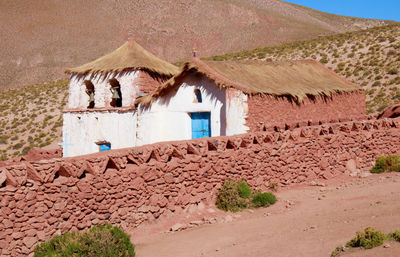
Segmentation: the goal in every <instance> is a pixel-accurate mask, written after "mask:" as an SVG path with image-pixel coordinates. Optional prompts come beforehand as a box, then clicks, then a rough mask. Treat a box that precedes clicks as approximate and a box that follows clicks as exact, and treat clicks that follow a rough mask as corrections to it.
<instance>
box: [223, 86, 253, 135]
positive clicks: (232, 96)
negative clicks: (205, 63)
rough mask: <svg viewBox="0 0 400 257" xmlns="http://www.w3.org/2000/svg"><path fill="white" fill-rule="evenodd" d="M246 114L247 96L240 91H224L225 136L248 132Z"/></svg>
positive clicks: (231, 89) (230, 89)
mask: <svg viewBox="0 0 400 257" xmlns="http://www.w3.org/2000/svg"><path fill="white" fill-rule="evenodd" d="M247 113H248V106H247V95H246V94H244V93H243V92H242V91H240V90H237V89H233V88H229V89H227V90H226V135H227V136H232V135H237V134H243V133H246V132H247V131H249V127H247V126H246V117H247Z"/></svg>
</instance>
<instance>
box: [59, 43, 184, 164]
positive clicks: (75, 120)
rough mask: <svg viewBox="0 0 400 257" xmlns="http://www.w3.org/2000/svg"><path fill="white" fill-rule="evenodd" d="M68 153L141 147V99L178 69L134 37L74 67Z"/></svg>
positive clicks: (66, 115)
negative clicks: (138, 132) (138, 135)
mask: <svg viewBox="0 0 400 257" xmlns="http://www.w3.org/2000/svg"><path fill="white" fill-rule="evenodd" d="M66 72H67V73H69V74H70V76H71V77H70V79H71V80H70V84H69V98H68V104H67V108H66V109H65V110H64V111H63V140H64V142H63V143H62V144H61V145H62V146H63V156H64V157H70V156H77V155H83V154H90V153H94V152H98V151H102V150H109V149H119V148H125V147H132V146H135V145H137V142H136V126H137V112H136V108H135V100H136V98H137V97H139V96H141V95H145V94H147V93H149V92H151V91H153V90H154V89H156V88H157V87H158V86H159V85H160V84H162V83H163V82H164V81H166V80H167V79H169V78H170V77H172V76H173V75H174V74H176V73H177V72H178V68H177V67H176V66H174V65H172V64H170V63H168V62H165V61H163V60H161V59H159V58H157V57H155V56H154V55H152V54H151V53H149V52H148V51H146V50H145V49H143V48H142V47H141V46H140V45H139V44H137V43H136V42H135V41H133V40H129V41H128V42H126V43H125V44H124V45H122V46H121V47H120V48H118V49H116V50H115V51H114V52H112V53H110V54H108V55H105V56H103V57H101V58H99V59H97V60H95V61H93V62H90V63H87V64H84V65H82V66H79V67H76V68H72V69H68V70H67V71H66Z"/></svg>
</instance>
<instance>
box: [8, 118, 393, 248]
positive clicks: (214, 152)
mask: <svg viewBox="0 0 400 257" xmlns="http://www.w3.org/2000/svg"><path fill="white" fill-rule="evenodd" d="M383 154H400V118H397V119H392V120H373V121H357V122H347V123H336V124H329V125H322V126H312V127H303V128H297V129H294V130H287V131H283V132H258V133H248V134H244V135H237V136H231V137H216V138H204V139H197V140H189V141H179V142H164V143H158V144H153V145H146V146H142V147H135V148H127V149H121V150H113V151H108V152H101V153H96V154H92V155H86V156H80V157H76V158H60V159H53V160H45V161H38V162H22V163H20V164H19V165H12V166H7V167H1V168H0V185H1V187H0V195H1V197H0V206H1V210H0V255H1V256H18V255H23V256H25V255H28V254H29V253H32V251H33V249H34V247H35V245H36V244H38V243H39V242H42V241H45V240H48V239H49V238H51V237H52V236H54V235H56V234H60V233H63V232H66V231H70V230H76V229H85V228H88V227H90V226H92V225H95V224H99V223H102V222H105V221H108V222H110V223H112V224H116V225H119V226H121V227H122V228H124V229H126V228H132V227H136V226H138V225H140V224H142V223H143V222H147V221H150V220H154V219H157V218H159V217H162V216H167V215H171V214H173V213H179V212H182V211H184V210H185V209H186V210H187V209H188V208H195V207H196V206H197V205H198V204H199V203H200V202H203V203H205V204H206V205H207V204H214V199H215V197H216V193H217V190H218V188H219V187H220V186H221V184H222V183H223V181H224V180H226V179H240V178H244V179H246V180H247V181H248V182H249V184H250V185H252V186H254V187H256V188H259V189H263V190H265V189H267V187H268V185H269V183H271V182H274V183H278V184H279V185H280V186H285V185H289V184H293V183H305V182H309V181H312V180H318V179H328V178H331V177H334V176H338V175H343V174H348V173H350V172H354V171H355V170H356V169H360V170H361V171H368V170H369V169H370V168H371V167H372V165H373V163H374V160H375V158H376V157H377V156H379V155H383Z"/></svg>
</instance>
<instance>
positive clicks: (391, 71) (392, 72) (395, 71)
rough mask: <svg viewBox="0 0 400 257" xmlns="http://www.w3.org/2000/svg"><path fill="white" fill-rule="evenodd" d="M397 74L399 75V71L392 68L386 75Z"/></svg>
mask: <svg viewBox="0 0 400 257" xmlns="http://www.w3.org/2000/svg"><path fill="white" fill-rule="evenodd" d="M397 73H399V71H398V70H397V69H395V68H392V69H390V70H389V71H388V74H390V75H396V74H397Z"/></svg>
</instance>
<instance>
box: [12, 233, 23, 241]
mask: <svg viewBox="0 0 400 257" xmlns="http://www.w3.org/2000/svg"><path fill="white" fill-rule="evenodd" d="M11 236H12V237H13V238H14V239H17V240H18V239H21V238H23V237H24V236H25V233H24V232H14V233H12V235H11Z"/></svg>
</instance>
